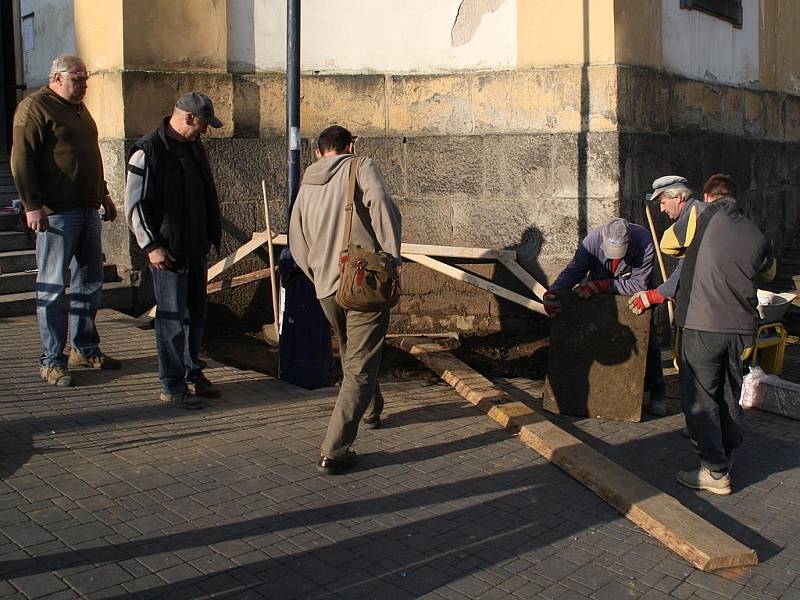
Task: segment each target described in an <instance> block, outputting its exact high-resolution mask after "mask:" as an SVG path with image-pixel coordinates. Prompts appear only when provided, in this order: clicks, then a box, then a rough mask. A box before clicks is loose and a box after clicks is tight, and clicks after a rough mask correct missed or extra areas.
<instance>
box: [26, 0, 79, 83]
mask: <svg viewBox="0 0 800 600" xmlns="http://www.w3.org/2000/svg"><path fill="white" fill-rule="evenodd" d="M72 5H73V2H72V0H21V2H20V16H22V17H24V16H26V15H28V14H30V13H33V14H34V18H33V21H34V30H33V49H32V50H27V51H23V53H22V64H23V76H24V82H25V83H26V84H27V86H28V90H27V91H28V92H31V91H33V90H35V89H36V88H38V87H41V86H43V85H45V84H46V83H47V78H48V75H49V72H50V63H51V62H52V61H53V59H54V58H55V57H56V56H58V55H59V54H63V53H65V52H66V53H70V54H74V53H75V52H76V41H75V18H74V15H73V10H72Z"/></svg>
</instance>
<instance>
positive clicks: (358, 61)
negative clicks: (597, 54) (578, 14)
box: [227, 0, 605, 73]
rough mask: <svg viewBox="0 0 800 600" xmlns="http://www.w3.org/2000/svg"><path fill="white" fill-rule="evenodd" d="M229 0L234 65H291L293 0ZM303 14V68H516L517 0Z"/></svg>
mask: <svg viewBox="0 0 800 600" xmlns="http://www.w3.org/2000/svg"><path fill="white" fill-rule="evenodd" d="M604 1H605V0H604ZM227 5H228V9H227V10H228V13H227V14H228V40H229V41H228V66H229V69H230V70H231V71H233V72H239V73H253V72H264V71H278V72H280V71H284V70H285V67H286V2H285V1H283V0H228V3H227ZM301 20H302V31H303V35H302V41H301V61H302V63H301V69H302V70H303V71H307V72H313V71H319V72H323V73H438V72H450V71H459V70H469V69H511V68H514V67H515V66H516V54H517V37H516V33H517V0H383V1H381V2H375V1H374V0H305V1H304V2H303V3H302V10H301Z"/></svg>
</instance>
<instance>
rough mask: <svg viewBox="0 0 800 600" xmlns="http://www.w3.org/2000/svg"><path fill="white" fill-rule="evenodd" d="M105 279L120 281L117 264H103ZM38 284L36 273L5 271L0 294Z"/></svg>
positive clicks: (22, 289)
mask: <svg viewBox="0 0 800 600" xmlns="http://www.w3.org/2000/svg"><path fill="white" fill-rule="evenodd" d="M103 281H104V282H105V283H112V282H116V281H119V276H118V275H117V267H116V265H103ZM35 285H36V273H35V272H33V273H3V274H0V295H2V294H18V293H20V292H32V291H33V290H34V289H35Z"/></svg>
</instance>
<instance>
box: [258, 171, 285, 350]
mask: <svg viewBox="0 0 800 600" xmlns="http://www.w3.org/2000/svg"><path fill="white" fill-rule="evenodd" d="M261 193H262V194H263V195H264V219H265V223H266V226H267V234H268V237H267V246H268V247H269V270H270V272H272V273H274V272H275V255H274V254H273V252H272V226H271V225H270V223H269V202H268V201H267V182H266V181H264V180H263V179H262V180H261ZM276 279H277V277H270V278H269V281H270V287H271V288H272V314H273V318H272V320H273V322H274V323H273V324H274V325H275V339H276V340H277V339H279V338H280V336H281V325H280V323H279V322H278V284H277V282H276V281H275V280H276Z"/></svg>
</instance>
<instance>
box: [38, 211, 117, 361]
mask: <svg viewBox="0 0 800 600" xmlns="http://www.w3.org/2000/svg"><path fill="white" fill-rule="evenodd" d="M48 221H49V223H50V226H49V228H48V229H47V231H45V232H44V233H37V234H36V264H37V265H38V267H39V273H38V274H37V276H36V318H37V320H38V322H39V335H40V336H41V338H42V356H41V359H40V360H41V363H42V366H45V367H53V366H56V365H62V366H66V364H67V359H66V357H65V356H64V347H65V346H66V343H67V326H68V325H69V330H70V333H71V336H72V337H71V345H72V348H73V349H74V350H77V351H78V352H80V353H81V354H83V355H85V356H97V355H99V354H100V348H99V346H100V336H99V335H97V329H96V327H95V324H94V319H95V316H96V315H97V309H98V307H99V306H100V297H101V295H102V292H103V254H102V249H101V245H100V215H99V214H98V213H97V209H96V208H78V209H74V210H68V211H65V212H62V213H54V214H52V215H50V216H49V217H48ZM67 267H69V268H70V269H71V271H72V278H71V280H70V281H69V288H70V290H69V305H68V304H67V299H66V297H65V294H64V289H65V288H66V287H67Z"/></svg>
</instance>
